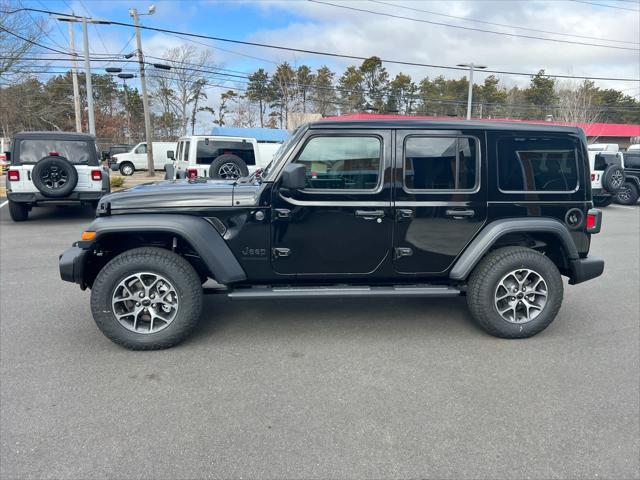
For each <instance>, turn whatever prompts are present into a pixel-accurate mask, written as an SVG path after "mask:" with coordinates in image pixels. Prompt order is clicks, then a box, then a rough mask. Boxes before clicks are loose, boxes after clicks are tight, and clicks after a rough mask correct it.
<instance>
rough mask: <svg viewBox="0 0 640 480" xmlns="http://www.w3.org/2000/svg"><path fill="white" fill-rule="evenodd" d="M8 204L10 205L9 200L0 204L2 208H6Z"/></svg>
mask: <svg viewBox="0 0 640 480" xmlns="http://www.w3.org/2000/svg"><path fill="white" fill-rule="evenodd" d="M7 203H9V200H5V201H4V202H2V204H0V208H2V207H4V206H5V205H6V204H7Z"/></svg>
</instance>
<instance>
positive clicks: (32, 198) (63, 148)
mask: <svg viewBox="0 0 640 480" xmlns="http://www.w3.org/2000/svg"><path fill="white" fill-rule="evenodd" d="M8 160H9V162H10V167H9V170H8V171H7V176H6V185H7V199H8V200H9V213H10V215H11V218H12V219H13V220H14V221H16V222H20V221H24V220H27V218H28V216H29V211H30V210H31V209H32V208H33V207H35V206H41V205H68V204H74V203H75V204H78V203H79V204H88V205H91V206H95V205H97V203H98V200H99V199H100V197H102V196H103V195H104V194H106V193H109V191H110V187H109V171H108V170H107V169H106V168H105V167H103V166H102V165H101V164H100V160H99V157H98V150H97V147H96V139H95V137H94V136H93V135H87V134H82V133H66V132H22V133H18V134H16V135H15V137H14V139H13V141H12V142H11V152H9V158H8Z"/></svg>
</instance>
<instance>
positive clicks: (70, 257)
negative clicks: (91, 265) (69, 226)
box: [58, 245, 88, 288]
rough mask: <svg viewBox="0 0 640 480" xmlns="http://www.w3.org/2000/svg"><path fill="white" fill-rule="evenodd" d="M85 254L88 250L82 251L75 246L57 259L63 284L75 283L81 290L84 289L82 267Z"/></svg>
mask: <svg viewBox="0 0 640 480" xmlns="http://www.w3.org/2000/svg"><path fill="white" fill-rule="evenodd" d="M87 253H88V250H83V249H82V248H80V247H78V246H77V245H74V246H73V247H71V248H68V249H67V250H65V251H64V253H63V254H62V255H60V258H59V259H58V267H59V269H60V278H62V280H64V281H65V282H71V283H77V284H78V285H80V286H81V287H82V288H85V287H86V285H85V283H84V265H85V257H86V255H87Z"/></svg>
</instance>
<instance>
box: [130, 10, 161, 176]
mask: <svg viewBox="0 0 640 480" xmlns="http://www.w3.org/2000/svg"><path fill="white" fill-rule="evenodd" d="M154 12H155V7H154V6H153V5H151V6H150V7H149V13H148V15H152V14H153V13H154ZM129 15H131V16H132V17H133V23H134V25H135V28H136V43H137V46H138V65H139V66H140V89H141V91H142V106H143V108H144V129H145V136H146V139H147V172H148V173H147V175H148V176H149V177H155V175H156V172H155V166H154V164H153V136H152V132H151V115H150V113H149V97H148V96H147V81H146V79H145V75H144V56H143V54H142V40H141V39H140V21H139V14H138V10H137V9H135V8H132V9H130V10H129Z"/></svg>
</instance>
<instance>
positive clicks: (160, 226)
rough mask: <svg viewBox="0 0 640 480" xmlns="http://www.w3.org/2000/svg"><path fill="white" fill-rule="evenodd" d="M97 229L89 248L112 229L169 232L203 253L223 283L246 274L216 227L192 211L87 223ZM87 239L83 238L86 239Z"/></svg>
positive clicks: (233, 280) (132, 215) (121, 217)
mask: <svg viewBox="0 0 640 480" xmlns="http://www.w3.org/2000/svg"><path fill="white" fill-rule="evenodd" d="M88 230H89V231H93V232H96V238H95V240H94V241H93V243H92V244H82V246H83V247H84V248H85V249H87V250H88V249H90V248H91V247H92V246H93V245H95V244H96V243H99V242H100V239H101V237H103V236H104V235H106V234H109V233H125V232H132V233H135V232H168V233H172V234H174V235H176V236H177V237H179V238H183V239H184V240H185V241H187V242H188V243H189V244H190V245H191V247H193V248H194V249H195V251H196V252H197V253H198V254H199V255H200V257H201V258H202V260H203V262H204V263H205V265H206V266H207V267H208V269H209V273H210V274H211V275H212V276H213V278H215V279H216V280H217V281H219V282H220V283H234V282H241V281H243V280H245V279H246V275H245V273H244V271H243V269H242V267H241V266H240V264H239V263H238V261H237V260H236V258H235V256H234V255H233V253H232V252H231V250H230V249H229V247H228V246H227V244H226V243H225V241H224V240H223V239H222V237H221V236H220V234H219V233H218V231H217V230H216V228H215V227H214V226H213V225H212V224H211V223H210V222H208V221H207V220H205V219H204V218H199V217H195V216H190V215H158V214H156V215H153V214H131V215H114V216H110V217H100V218H96V219H95V220H94V221H93V222H92V223H91V225H89V227H88ZM83 243H84V242H83Z"/></svg>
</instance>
